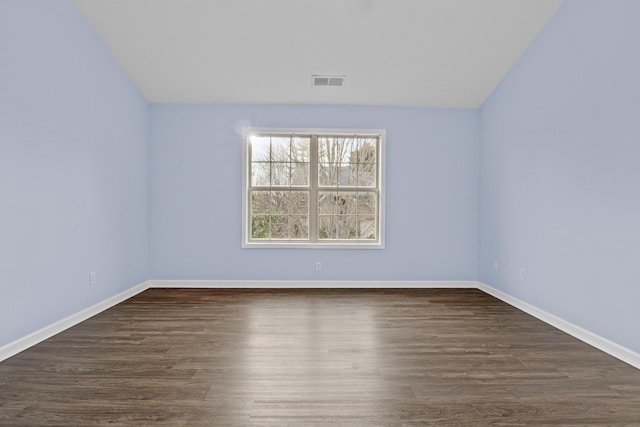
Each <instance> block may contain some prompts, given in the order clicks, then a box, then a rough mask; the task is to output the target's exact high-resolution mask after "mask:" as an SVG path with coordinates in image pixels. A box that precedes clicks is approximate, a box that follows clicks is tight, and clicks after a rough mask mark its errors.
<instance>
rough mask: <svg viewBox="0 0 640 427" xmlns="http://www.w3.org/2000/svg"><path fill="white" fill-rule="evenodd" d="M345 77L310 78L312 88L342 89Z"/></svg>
mask: <svg viewBox="0 0 640 427" xmlns="http://www.w3.org/2000/svg"><path fill="white" fill-rule="evenodd" d="M345 77H346V76H311V84H312V85H313V87H342V86H344V79H345Z"/></svg>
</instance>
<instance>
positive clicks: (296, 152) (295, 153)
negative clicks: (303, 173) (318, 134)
mask: <svg viewBox="0 0 640 427" xmlns="http://www.w3.org/2000/svg"><path fill="white" fill-rule="evenodd" d="M310 146H311V138H309V137H304V138H293V140H292V142H291V161H292V162H299V163H304V162H308V161H309V151H310V148H309V147H310Z"/></svg>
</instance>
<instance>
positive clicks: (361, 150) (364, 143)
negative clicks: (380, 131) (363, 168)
mask: <svg viewBox="0 0 640 427" xmlns="http://www.w3.org/2000/svg"><path fill="white" fill-rule="evenodd" d="M357 151H358V159H357V160H356V161H357V162H358V163H375V162H376V139H375V138H363V139H360V140H358V150H357Z"/></svg>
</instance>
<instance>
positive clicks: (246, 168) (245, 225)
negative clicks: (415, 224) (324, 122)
mask: <svg viewBox="0 0 640 427" xmlns="http://www.w3.org/2000/svg"><path fill="white" fill-rule="evenodd" d="M259 134H269V135H282V136H295V135H304V136H308V135H314V136H347V135H353V136H365V137H366V136H375V137H377V138H378V150H377V177H376V182H377V186H376V189H377V201H378V206H377V221H378V224H377V226H378V227H377V235H376V237H377V239H376V240H339V241H336V240H329V241H326V242H325V241H322V240H317V241H301V240H290V241H282V240H278V241H270V240H260V241H258V240H251V239H250V235H251V233H250V227H251V220H250V216H251V212H250V203H249V189H250V183H251V177H250V176H249V174H250V171H251V168H250V162H251V158H250V155H251V154H250V149H249V146H250V139H251V137H252V136H253V135H259ZM385 146H386V131H385V130H384V129H317V128H316V129H307V128H256V127H245V128H243V132H242V148H243V149H242V151H243V153H242V247H243V248H269V249H273V248H301V249H318V248H321V249H384V235H385V220H384V218H385V215H384V213H385V160H386V155H385V154H386V153H385V151H386V148H385ZM311 157H312V158H314V159H315V160H312V162H311V165H310V170H309V174H310V179H311V182H310V187H309V191H310V197H309V230H310V236H311V227H312V226H315V225H316V218H317V209H316V206H315V205H317V192H318V190H319V189H318V185H317V174H318V171H317V168H316V169H315V170H314V167H313V166H314V165H316V167H317V153H312V154H311ZM313 175H315V176H316V178H311V177H312V176H313ZM312 217H315V218H312Z"/></svg>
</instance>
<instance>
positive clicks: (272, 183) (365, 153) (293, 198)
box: [243, 129, 384, 248]
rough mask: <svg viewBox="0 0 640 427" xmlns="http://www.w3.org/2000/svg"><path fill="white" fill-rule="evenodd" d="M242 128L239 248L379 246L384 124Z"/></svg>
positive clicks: (381, 215) (381, 224) (380, 237)
mask: <svg viewBox="0 0 640 427" xmlns="http://www.w3.org/2000/svg"><path fill="white" fill-rule="evenodd" d="M244 133H245V135H244V143H245V159H244V186H243V188H244V195H243V217H244V224H243V246H244V247H270V248H272V247H339V248H382V247H383V242H384V240H383V224H384V222H383V212H384V209H383V207H384V203H383V202H384V193H383V183H384V181H383V177H384V175H383V172H384V131H382V130H367V131H359V130H326V129H324V130H301V129H294V130H292V129H288V130H278V129H245V132H244Z"/></svg>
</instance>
